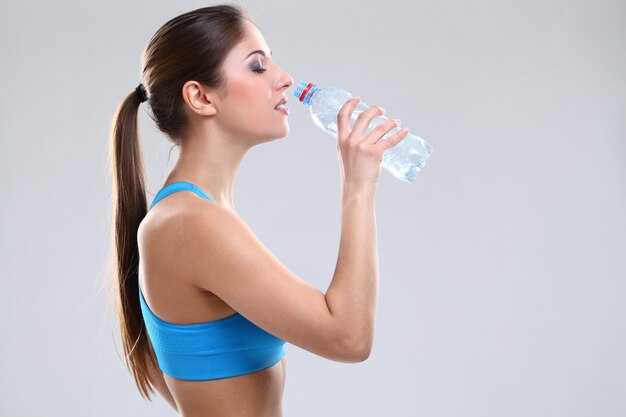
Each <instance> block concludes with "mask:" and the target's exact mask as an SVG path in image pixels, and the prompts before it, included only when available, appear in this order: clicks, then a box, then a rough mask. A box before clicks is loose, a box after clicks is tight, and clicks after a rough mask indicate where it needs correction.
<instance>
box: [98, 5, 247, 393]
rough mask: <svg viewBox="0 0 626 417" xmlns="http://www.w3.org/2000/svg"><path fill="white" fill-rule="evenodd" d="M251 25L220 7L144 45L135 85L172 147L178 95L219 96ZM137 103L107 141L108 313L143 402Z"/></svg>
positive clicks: (146, 377) (147, 373)
mask: <svg viewBox="0 0 626 417" xmlns="http://www.w3.org/2000/svg"><path fill="white" fill-rule="evenodd" d="M246 20H247V21H250V22H252V20H251V19H250V17H248V16H247V15H246V14H245V12H244V11H243V10H242V9H241V8H240V7H239V6H237V5H233V4H222V5H216V6H211V7H203V8H200V9H196V10H193V11H190V12H187V13H184V14H182V15H180V16H177V17H175V18H173V19H171V20H169V21H168V22H166V23H165V24H164V25H163V26H161V27H160V28H159V29H158V30H157V32H156V33H155V34H154V35H153V37H152V38H151V39H150V41H149V43H148V45H147V47H146V48H145V50H144V52H143V57H142V72H141V74H142V84H143V85H144V87H145V89H146V91H147V93H148V94H147V95H148V100H147V102H146V103H147V104H148V105H149V109H150V113H149V115H150V118H151V119H152V120H153V121H154V122H155V123H156V125H157V126H158V128H159V130H160V131H161V132H163V133H165V135H166V137H167V139H168V140H170V141H171V142H172V143H174V145H180V143H181V140H182V138H183V137H184V135H185V130H186V129H187V127H188V121H187V120H186V117H185V113H184V111H183V110H184V107H183V106H184V105H185V103H184V101H183V98H182V93H181V92H182V87H183V85H184V84H185V83H186V82H187V81H189V80H195V81H198V82H199V83H202V84H204V85H206V86H207V87H210V88H215V89H216V91H218V93H219V94H220V95H222V96H223V95H224V94H225V86H226V78H225V74H224V72H223V68H222V64H223V62H224V59H225V57H226V55H227V54H228V52H229V51H230V50H231V49H232V48H234V47H235V46H236V45H237V44H238V43H239V42H241V41H242V40H243V39H244V38H245V36H246V32H245V21H246ZM140 104H141V100H140V98H139V96H138V95H137V94H136V93H135V91H134V90H133V91H132V92H131V93H130V94H128V95H127V96H126V97H125V98H124V100H123V101H122V103H121V104H120V105H119V107H118V108H117V110H116V111H115V115H114V117H113V121H112V124H111V134H110V149H109V155H110V166H111V170H112V175H113V197H112V199H113V225H112V226H113V228H112V234H113V237H112V241H113V246H114V247H113V255H112V260H111V264H112V265H113V269H114V272H113V276H114V284H113V287H114V293H115V308H116V314H117V318H118V321H119V328H120V333H121V340H122V344H123V348H124V358H125V361H126V366H127V367H128V369H129V370H130V371H131V372H132V374H133V377H134V379H135V383H136V384H137V387H138V388H139V391H140V392H141V395H142V397H144V398H147V399H149V400H151V398H150V393H154V387H155V383H154V379H153V377H154V374H153V373H152V372H151V370H154V369H159V368H158V363H157V359H156V356H155V353H154V350H153V348H152V345H151V344H150V340H149V338H148V335H147V332H146V327H145V324H144V321H143V316H142V313H141V307H140V303H139V283H138V272H139V247H138V242H137V231H138V229H139V224H140V223H141V221H142V219H143V218H144V217H145V215H146V213H147V211H148V210H147V209H148V205H147V201H146V189H145V181H144V168H143V159H142V156H141V147H140V146H139V134H138V129H137V114H138V109H139V105H140Z"/></svg>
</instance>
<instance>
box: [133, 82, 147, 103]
mask: <svg viewBox="0 0 626 417" xmlns="http://www.w3.org/2000/svg"><path fill="white" fill-rule="evenodd" d="M135 94H137V97H139V100H140V101H141V102H142V103H143V102H144V101H146V100H148V93H147V91H146V88H145V87H144V86H143V84H141V83H140V84H139V85H138V86H137V88H135Z"/></svg>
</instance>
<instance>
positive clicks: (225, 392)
mask: <svg viewBox="0 0 626 417" xmlns="http://www.w3.org/2000/svg"><path fill="white" fill-rule="evenodd" d="M246 25H247V30H248V37H247V38H246V39H245V40H244V41H242V42H241V43H240V44H238V45H237V46H236V47H235V48H234V49H233V50H231V52H230V53H229V54H228V55H227V57H226V60H225V62H224V70H225V72H226V74H227V95H226V97H223V98H221V97H219V94H218V92H217V91H214V90H212V89H209V88H207V87H206V86H204V85H201V84H199V83H197V82H196V81H188V82H187V83H186V84H185V85H184V86H183V89H182V92H181V93H182V95H183V98H184V101H185V103H186V106H185V111H186V113H187V115H188V119H189V121H190V129H189V131H188V134H187V136H186V137H184V138H183V140H182V145H181V148H180V150H181V152H180V156H179V159H178V162H177V164H176V166H175V167H174V169H173V170H172V172H171V173H170V175H169V176H168V178H167V180H166V182H165V184H164V185H163V186H166V185H169V184H171V183H172V182H175V181H189V182H192V183H193V184H195V185H197V186H198V187H200V188H201V189H202V190H203V191H204V192H205V193H207V194H208V195H209V196H210V197H211V198H213V200H214V201H207V200H203V199H201V198H200V197H198V196H197V195H195V194H193V193H191V192H177V193H174V194H172V195H170V196H168V197H167V198H165V199H163V200H162V201H160V202H159V204H157V205H155V206H154V208H153V209H151V210H150V212H149V213H148V215H147V216H146V218H145V219H144V220H143V221H142V224H141V227H140V237H139V245H140V253H141V256H140V259H141V265H140V274H139V275H140V280H141V282H140V284H141V288H142V290H143V293H144V297H145V298H146V301H147V302H148V305H149V306H150V308H151V309H152V311H153V312H154V313H155V314H156V315H157V316H158V317H160V318H162V319H163V320H166V321H169V322H172V323H203V322H209V321H214V320H219V319H221V318H224V317H227V316H230V315H232V314H234V313H235V312H236V311H235V310H234V309H232V308H231V307H230V306H229V305H228V304H226V303H225V302H224V301H222V300H221V299H220V298H218V297H217V296H215V295H214V294H213V293H211V292H209V291H205V290H203V289H201V288H198V286H197V285H194V284H193V283H192V279H191V277H190V275H191V274H190V273H187V271H186V270H185V266H184V265H177V264H176V262H175V260H174V261H171V262H168V263H167V264H165V265H164V264H159V263H158V262H154V261H153V260H154V259H164V258H165V256H162V254H165V253H167V252H168V251H169V250H170V249H171V248H170V247H168V245H172V244H175V242H171V239H170V240H169V241H168V236H171V234H170V233H169V232H168V230H167V227H163V226H162V225H163V224H165V220H166V219H167V218H168V217H171V216H176V215H178V214H180V213H183V212H184V211H186V210H207V212H210V213H211V214H212V215H216V216H219V211H215V210H216V209H215V208H212V207H211V206H208V205H211V204H217V205H219V207H220V209H226V210H228V211H230V212H232V213H235V207H234V201H233V186H234V180H235V176H236V173H237V170H238V167H239V165H240V163H241V161H242V159H243V157H244V156H245V154H246V152H247V151H248V150H249V149H250V148H251V147H253V146H255V145H258V144H261V143H265V142H269V141H271V140H275V139H278V138H281V137H285V136H287V134H288V133H289V125H288V122H287V116H286V115H284V114H283V113H280V112H278V111H276V110H275V109H274V106H275V105H276V104H277V103H278V102H279V100H280V99H281V98H282V97H284V96H286V93H285V90H286V89H287V88H288V87H290V86H291V85H293V78H292V77H291V76H290V75H289V74H287V73H286V72H285V71H283V70H282V69H281V68H280V67H279V66H278V64H276V63H275V62H274V61H273V60H272V58H271V53H270V49H269V47H268V46H267V43H266V42H265V39H264V38H263V36H262V34H261V33H260V31H259V30H258V29H257V28H256V27H255V26H254V25H253V24H251V23H248V22H247V23H246ZM255 50H262V51H264V52H265V57H264V56H262V55H260V54H258V53H257V54H253V55H251V56H248V55H249V54H250V52H252V51H255ZM257 68H265V69H266V71H265V72H263V73H258V72H254V71H253V69H257ZM216 213H217V214H216ZM218 221H219V220H218ZM153 375H154V376H155V380H156V381H157V383H156V389H157V390H158V392H159V393H160V394H161V395H162V396H163V398H164V399H165V400H166V401H167V402H168V403H169V404H170V405H171V406H172V407H173V408H174V409H175V410H177V411H178V412H179V413H180V415H181V416H184V417H200V416H220V417H230V416H232V417H235V416H237V417H282V395H283V390H284V385H285V379H286V359H285V357H283V359H282V360H281V361H280V362H279V363H277V364H275V365H274V366H272V367H270V368H266V369H263V370H260V371H257V372H253V373H249V374H245V375H240V376H236V377H232V378H223V379H217V380H208V381H186V380H180V379H176V378H173V377H171V376H169V375H166V374H163V373H162V372H161V371H160V370H158V369H156V370H153Z"/></svg>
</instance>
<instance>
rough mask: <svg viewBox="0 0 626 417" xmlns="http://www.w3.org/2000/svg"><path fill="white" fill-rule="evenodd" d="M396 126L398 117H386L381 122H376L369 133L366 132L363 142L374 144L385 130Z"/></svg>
mask: <svg viewBox="0 0 626 417" xmlns="http://www.w3.org/2000/svg"><path fill="white" fill-rule="evenodd" d="M398 126H400V120H399V119H387V120H385V121H383V122H382V123H379V124H377V125H376V127H375V128H374V129H372V130H371V131H370V133H368V134H367V136H366V137H365V140H364V141H363V142H366V143H370V144H375V143H376V142H378V141H379V140H380V139H381V138H382V137H383V136H385V135H386V134H387V132H389V131H390V130H392V129H395V128H396V127H398ZM385 140H387V139H385Z"/></svg>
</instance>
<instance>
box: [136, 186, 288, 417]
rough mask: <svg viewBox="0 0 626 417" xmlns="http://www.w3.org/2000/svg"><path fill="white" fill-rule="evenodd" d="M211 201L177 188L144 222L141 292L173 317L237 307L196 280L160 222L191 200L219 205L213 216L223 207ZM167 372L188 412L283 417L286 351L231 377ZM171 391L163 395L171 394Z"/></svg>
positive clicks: (192, 317) (212, 315)
mask: <svg viewBox="0 0 626 417" xmlns="http://www.w3.org/2000/svg"><path fill="white" fill-rule="evenodd" d="M207 204H215V203H214V202H212V201H208V200H201V199H200V198H199V197H198V196H196V195H195V194H193V193H191V192H183V191H181V192H177V193H174V194H171V195H170V196H168V197H167V198H165V199H163V200H162V201H160V202H159V203H158V204H156V205H155V206H154V207H153V208H152V209H151V210H150V211H149V212H148V215H147V216H146V217H145V219H144V220H143V221H142V223H141V228H140V233H141V236H142V238H141V239H139V245H140V268H139V271H140V272H139V278H140V285H141V288H142V292H143V295H144V298H145V299H146V301H147V302H148V304H149V305H150V308H151V309H152V311H153V312H154V313H155V314H156V315H157V316H158V317H160V318H162V319H163V320H165V321H169V322H171V323H203V322H209V321H214V320H219V319H221V318H224V317H227V316H230V315H232V314H234V313H235V312H236V311H235V310H233V309H232V308H231V307H230V306H229V305H228V304H226V303H225V302H224V301H222V300H221V299H220V298H218V297H217V296H216V295H215V294H213V293H211V292H208V291H205V290H203V289H201V288H198V287H197V286H195V285H193V284H191V280H190V279H189V278H188V277H186V276H185V272H184V271H185V268H184V266H183V265H177V264H176V261H175V259H173V258H172V257H169V258H168V256H167V252H168V245H172V244H175V243H174V242H171V241H170V242H168V240H167V230H165V229H166V228H165V227H159V226H160V225H161V224H163V220H164V219H165V218H166V217H167V216H175V215H176V213H180V211H181V210H185V209H186V208H187V209H188V208H189V207H190V205H202V209H203V210H214V211H215V213H212V214H211V215H214V216H219V210H223V208H217V207H211V206H208V205H207ZM170 240H171V239H170ZM159 372H160V371H159ZM161 373H162V372H161ZM163 377H164V380H165V383H166V384H167V387H168V388H169V391H170V393H171V396H173V397H174V400H175V401H176V404H177V406H178V412H179V414H180V415H181V416H183V417H200V416H202V417H204V416H220V417H282V397H283V390H284V384H285V378H286V357H283V359H282V360H281V361H280V362H279V363H277V364H276V365H274V366H272V367H270V368H266V369H263V370H260V371H257V372H252V373H249V374H244V375H239V376H236V377H232V378H222V379H215V380H208V381H187V380H181V379H176V378H173V377H170V376H169V375H167V374H163ZM163 389H165V387H163ZM159 391H161V389H159ZM170 393H168V392H161V395H163V396H164V397H167V396H169V395H170Z"/></svg>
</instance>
